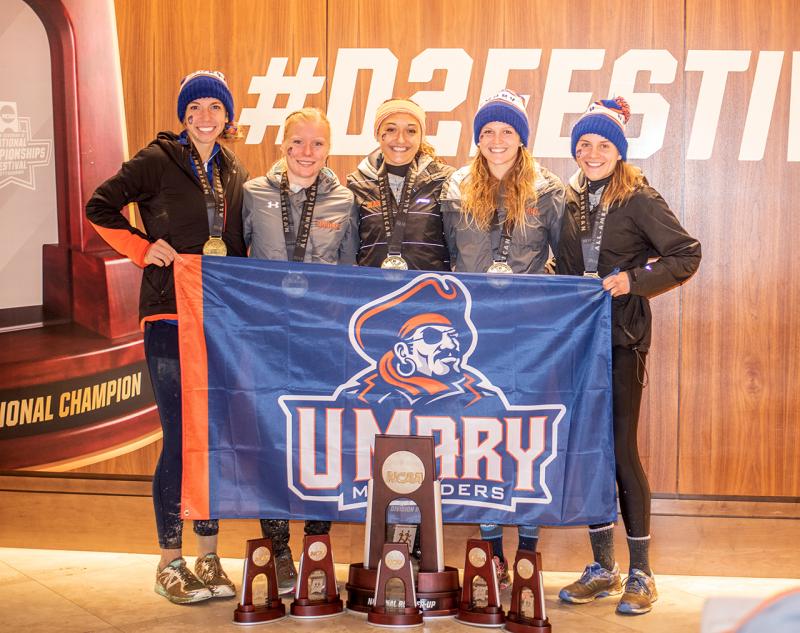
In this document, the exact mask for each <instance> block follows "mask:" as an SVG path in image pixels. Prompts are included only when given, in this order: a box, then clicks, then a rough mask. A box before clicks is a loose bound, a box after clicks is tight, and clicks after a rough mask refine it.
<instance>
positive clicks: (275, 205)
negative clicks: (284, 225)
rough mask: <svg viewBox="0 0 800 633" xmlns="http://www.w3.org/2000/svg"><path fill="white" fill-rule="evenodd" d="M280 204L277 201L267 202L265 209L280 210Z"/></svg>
mask: <svg viewBox="0 0 800 633" xmlns="http://www.w3.org/2000/svg"><path fill="white" fill-rule="evenodd" d="M280 208H281V203H280V202H278V201H277V200H267V209H280Z"/></svg>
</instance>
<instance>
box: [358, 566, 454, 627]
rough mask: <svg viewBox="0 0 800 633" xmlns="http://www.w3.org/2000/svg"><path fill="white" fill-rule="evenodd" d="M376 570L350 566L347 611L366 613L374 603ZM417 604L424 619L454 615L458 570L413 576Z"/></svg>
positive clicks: (450, 569)
mask: <svg viewBox="0 0 800 633" xmlns="http://www.w3.org/2000/svg"><path fill="white" fill-rule="evenodd" d="M377 573H378V572H377V570H375V569H366V568H365V567H364V564H363V563H353V564H352V565H350V572H349V574H348V577H347V578H348V580H347V585H345V589H347V605H346V606H347V610H348V611H355V612H357V613H368V612H369V610H370V609H371V608H372V605H373V603H374V601H375V581H376V579H377ZM416 586H417V604H418V605H419V608H420V609H421V610H422V617H424V618H443V617H450V616H454V615H455V614H456V613H458V604H459V600H460V598H461V586H460V585H459V584H458V570H457V569H456V568H455V567H445V568H444V571H441V572H437V571H421V572H419V574H418V575H417V585H416Z"/></svg>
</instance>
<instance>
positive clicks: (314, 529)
mask: <svg viewBox="0 0 800 633" xmlns="http://www.w3.org/2000/svg"><path fill="white" fill-rule="evenodd" d="M330 139H331V126H330V123H329V122H328V119H327V117H326V116H325V114H324V113H323V112H322V111H321V110H318V109H317V108H303V109H302V110H298V111H297V112H293V113H292V114H290V115H289V116H288V117H287V118H286V122H285V124H284V139H283V143H282V144H281V152H282V154H283V158H281V159H280V160H279V161H278V162H277V163H275V165H273V167H272V169H270V171H269V173H267V175H266V176H259V177H258V178H253V179H252V180H249V181H248V182H246V183H245V185H244V208H243V210H242V221H243V225H244V241H245V244H246V245H247V248H248V253H249V255H250V257H258V258H261V259H272V260H279V261H295V262H316V263H321V264H355V261H356V250H357V249H358V222H357V218H356V215H355V213H354V211H353V194H352V193H351V192H350V190H349V189H347V188H346V187H343V186H342V185H340V184H339V180H338V178H337V177H336V174H334V173H333V172H332V171H331V170H330V169H328V168H327V167H325V161H326V160H327V159H328V152H329V151H330ZM330 526H331V524H330V521H306V524H305V532H306V534H327V533H328V531H329V530H330ZM261 531H262V533H263V535H264V536H265V537H266V538H270V539H272V547H273V553H274V555H275V565H276V569H277V574H278V589H279V591H280V593H289V592H291V591H293V590H294V585H295V582H296V578H297V572H296V570H295V567H294V562H293V560H292V552H291V550H290V549H289V522H288V521H286V520H272V519H262V520H261Z"/></svg>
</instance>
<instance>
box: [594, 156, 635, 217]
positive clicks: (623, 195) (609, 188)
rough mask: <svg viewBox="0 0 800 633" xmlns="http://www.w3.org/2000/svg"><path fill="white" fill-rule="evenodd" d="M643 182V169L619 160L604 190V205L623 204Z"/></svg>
mask: <svg viewBox="0 0 800 633" xmlns="http://www.w3.org/2000/svg"><path fill="white" fill-rule="evenodd" d="M643 183H644V175H643V174H642V170H641V169H639V168H638V167H634V166H633V165H629V164H628V163H626V162H625V161H624V160H619V161H617V164H616V166H615V167H614V171H612V172H611V180H609V181H608V184H607V185H606V186H605V189H604V190H603V197H602V202H603V205H605V206H606V207H611V206H613V205H620V204H622V203H623V202H625V201H626V200H627V199H628V198H630V197H631V194H632V193H633V192H634V191H636V189H638V188H639V187H641V186H642V184H643Z"/></svg>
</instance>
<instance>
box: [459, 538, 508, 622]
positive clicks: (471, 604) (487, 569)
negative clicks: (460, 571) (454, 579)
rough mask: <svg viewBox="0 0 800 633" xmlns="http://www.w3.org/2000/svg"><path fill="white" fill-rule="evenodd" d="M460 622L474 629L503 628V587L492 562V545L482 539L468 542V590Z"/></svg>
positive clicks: (465, 584)
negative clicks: (475, 627) (499, 582)
mask: <svg viewBox="0 0 800 633" xmlns="http://www.w3.org/2000/svg"><path fill="white" fill-rule="evenodd" d="M456 620H458V621H459V622H463V623H464V624H472V625H474V626H486V627H491V626H503V622H505V616H504V615H503V609H502V607H501V605H500V587H499V584H498V582H497V571H496V570H495V568H494V563H493V562H492V545H491V543H489V542H488V541H483V540H481V539H469V540H468V541H467V554H466V559H465V561H464V587H463V589H462V590H461V604H460V605H459V607H458V615H457V616H456Z"/></svg>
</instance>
